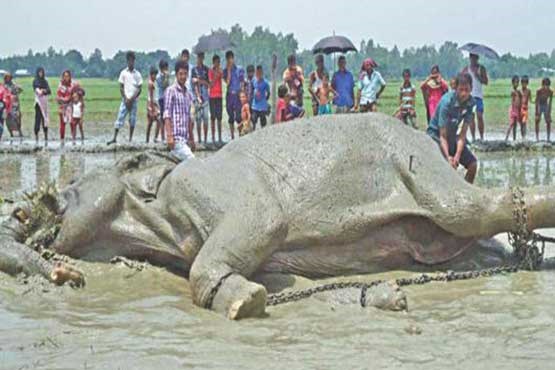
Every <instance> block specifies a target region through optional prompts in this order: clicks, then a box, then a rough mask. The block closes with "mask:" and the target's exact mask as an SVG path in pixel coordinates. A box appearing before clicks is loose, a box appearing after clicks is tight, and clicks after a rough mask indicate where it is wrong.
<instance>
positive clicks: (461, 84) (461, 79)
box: [455, 73, 472, 102]
mask: <svg viewBox="0 0 555 370" xmlns="http://www.w3.org/2000/svg"><path fill="white" fill-rule="evenodd" d="M455 91H456V94H457V99H458V100H459V102H465V101H467V100H468V99H470V94H471V93H472V77H471V76H470V74H468V73H461V74H459V75H458V76H457V78H456V79H455Z"/></svg>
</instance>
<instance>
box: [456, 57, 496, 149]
mask: <svg viewBox="0 0 555 370" xmlns="http://www.w3.org/2000/svg"><path fill="white" fill-rule="evenodd" d="M479 61H480V57H479V56H478V55H477V54H470V65H469V66H467V67H465V68H464V69H463V71H462V72H463V73H468V74H469V75H470V77H472V97H473V98H474V100H475V101H476V116H478V132H479V133H480V140H484V85H486V86H487V84H488V83H489V78H488V73H487V71H486V68H485V67H484V66H483V65H481V64H480V63H479ZM470 134H471V135H472V141H474V140H475V138H476V124H475V121H474V118H473V119H472V123H471V124H470Z"/></svg>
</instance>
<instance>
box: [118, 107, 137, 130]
mask: <svg viewBox="0 0 555 370" xmlns="http://www.w3.org/2000/svg"><path fill="white" fill-rule="evenodd" d="M127 115H129V126H131V127H135V124H136V123H137V100H135V101H134V102H133V104H132V105H131V110H128V109H127V107H126V106H125V102H124V101H123V100H122V101H121V104H120V105H119V113H118V118H117V120H116V122H115V123H114V127H115V128H116V129H118V130H119V129H121V128H122V127H123V126H124V124H125V117H127Z"/></svg>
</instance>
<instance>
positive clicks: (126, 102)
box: [108, 51, 143, 145]
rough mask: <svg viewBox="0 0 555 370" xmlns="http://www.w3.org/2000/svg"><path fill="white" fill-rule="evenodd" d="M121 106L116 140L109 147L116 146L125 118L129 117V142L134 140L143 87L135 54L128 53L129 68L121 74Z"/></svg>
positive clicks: (115, 131) (117, 121) (115, 132)
mask: <svg viewBox="0 0 555 370" xmlns="http://www.w3.org/2000/svg"><path fill="white" fill-rule="evenodd" d="M118 81H119V84H120V88H119V91H120V94H121V104H120V106H119V113H118V118H117V120H116V122H115V124H114V127H115V130H114V138H113V139H112V140H110V141H109V142H108V145H111V144H115V143H116V141H117V138H118V133H119V130H120V129H121V128H122V127H123V125H124V124H125V118H126V117H127V115H129V141H131V140H133V131H134V130H135V124H136V123H137V103H138V98H139V95H141V89H142V85H143V78H142V77H141V73H140V72H139V71H137V70H136V69H135V53H134V52H132V51H129V52H127V68H125V69H124V70H123V71H121V73H120V74H119V80H118Z"/></svg>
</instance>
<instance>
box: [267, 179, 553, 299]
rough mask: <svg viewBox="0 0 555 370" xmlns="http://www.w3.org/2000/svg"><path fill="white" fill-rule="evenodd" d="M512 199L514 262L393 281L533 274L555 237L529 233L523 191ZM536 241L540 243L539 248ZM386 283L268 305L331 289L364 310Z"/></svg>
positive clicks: (334, 285)
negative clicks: (356, 297)
mask: <svg viewBox="0 0 555 370" xmlns="http://www.w3.org/2000/svg"><path fill="white" fill-rule="evenodd" d="M512 197H513V199H512V200H513V205H514V210H513V217H514V221H515V229H514V231H513V232H511V233H509V242H510V243H511V245H512V247H513V254H514V256H515V259H516V261H517V262H516V263H514V264H510V265H505V266H498V267H492V268H487V269H482V270H472V271H465V272H455V271H447V272H442V273H437V274H421V275H418V276H416V277H411V278H400V279H397V280H395V283H396V284H397V285H398V286H399V287H405V286H409V285H424V284H428V283H431V282H451V281H460V280H470V279H478V278H481V277H491V276H495V275H500V274H511V273H515V272H518V271H520V270H530V271H534V270H537V269H538V268H539V266H540V265H541V263H542V262H543V256H544V251H545V243H546V242H552V243H555V238H547V237H544V236H542V235H540V234H537V233H533V232H530V231H529V230H528V210H527V208H526V202H525V200H524V192H523V191H522V190H521V189H519V188H514V189H512ZM538 242H539V243H541V244H542V246H541V248H539V247H538ZM384 282H385V280H375V281H372V282H369V283H363V282H352V281H351V282H341V283H332V284H326V285H320V286H316V287H313V288H308V289H304V290H298V291H293V292H283V293H277V294H271V295H269V296H268V301H267V305H268V306H277V305H280V304H284V303H289V302H296V301H300V300H302V299H306V298H309V297H311V296H313V295H314V294H317V293H322V292H328V291H332V290H340V289H347V288H356V289H360V290H361V293H360V305H361V306H362V307H366V296H367V291H368V289H369V288H372V287H375V286H377V285H379V284H382V283H384Z"/></svg>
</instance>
